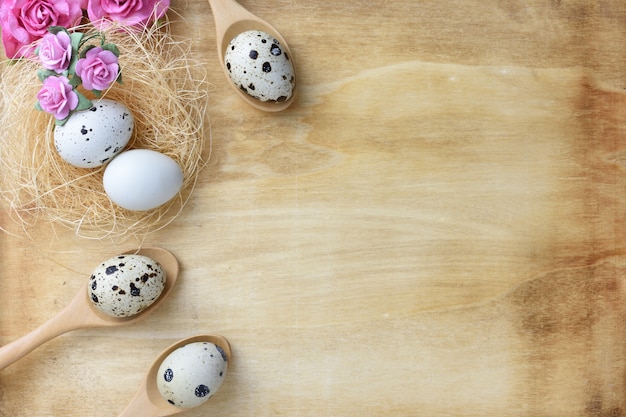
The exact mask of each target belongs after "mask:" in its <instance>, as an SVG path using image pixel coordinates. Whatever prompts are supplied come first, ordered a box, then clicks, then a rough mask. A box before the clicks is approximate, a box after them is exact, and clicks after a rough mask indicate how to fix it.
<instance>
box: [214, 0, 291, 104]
mask: <svg viewBox="0 0 626 417" xmlns="http://www.w3.org/2000/svg"><path fill="white" fill-rule="evenodd" d="M209 4H210V5H211V9H212V10H213V19H214V20H215V30H216V39H217V55H218V57H219V60H220V64H221V65H222V69H223V70H224V74H226V79H227V80H228V82H229V83H230V85H231V86H232V87H233V88H234V89H235V90H236V91H237V93H238V94H239V95H240V96H241V98H243V99H244V100H245V101H247V102H248V103H249V104H250V105H251V106H253V107H255V108H257V109H259V110H263V111H267V112H277V111H281V110H285V109H286V108H287V107H289V106H290V105H291V103H293V101H294V97H295V91H294V93H293V94H292V95H291V97H289V98H288V99H287V100H285V101H281V102H267V101H261V100H257V99H256V98H254V97H252V96H249V95H248V94H246V93H244V92H243V91H241V90H240V89H239V88H238V87H237V86H236V85H235V84H234V83H233V82H232V80H231V79H230V76H229V75H228V70H227V69H226V65H225V64H224V54H225V53H226V47H228V44H229V43H230V41H231V40H233V38H234V37H235V36H237V35H239V34H240V33H243V32H246V31H248V30H260V31H261V32H265V33H268V34H270V35H272V36H273V37H274V38H276V40H278V42H280V46H281V48H282V49H283V50H284V51H285V52H286V53H287V54H289V58H290V59H291V62H292V63H293V62H294V61H293V54H292V53H291V51H290V50H289V46H288V45H287V41H286V40H285V39H284V38H283V37H282V36H281V35H280V33H279V32H278V30H276V29H275V28H274V27H273V26H272V25H270V24H269V23H268V22H266V21H265V20H263V19H261V18H260V17H258V16H255V15H253V14H252V13H250V12H249V11H248V10H246V9H245V8H244V7H243V6H241V5H240V4H239V3H237V2H236V1H235V0H209ZM294 71H295V65H294Z"/></svg>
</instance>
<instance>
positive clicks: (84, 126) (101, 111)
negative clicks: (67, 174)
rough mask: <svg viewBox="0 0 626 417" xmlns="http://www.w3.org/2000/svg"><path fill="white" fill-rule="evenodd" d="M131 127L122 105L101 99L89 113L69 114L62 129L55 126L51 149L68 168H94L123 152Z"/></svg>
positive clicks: (130, 114) (131, 120)
mask: <svg viewBox="0 0 626 417" xmlns="http://www.w3.org/2000/svg"><path fill="white" fill-rule="evenodd" d="M134 123H135V121H134V118H133V115H132V113H131V112H130V110H129V109H128V108H127V107H126V106H125V105H123V104H122V103H119V102H117V101H114V100H108V99H101V100H98V101H96V102H94V105H93V107H91V108H90V109H88V110H83V111H79V112H75V113H73V114H72V116H71V117H70V118H69V119H68V120H67V122H66V123H65V124H64V125H63V126H56V127H55V128H54V146H55V148H56V150H57V152H58V153H59V156H60V157H61V158H62V159H63V160H65V161H66V162H68V163H69V164H71V165H73V166H75V167H78V168H96V167H99V166H102V165H104V164H105V163H107V162H108V161H110V160H111V159H112V158H113V157H114V156H115V155H117V154H118V153H120V152H121V151H122V150H123V149H124V147H125V146H126V145H127V144H128V141H129V140H130V138H131V136H132V133H133V128H134Z"/></svg>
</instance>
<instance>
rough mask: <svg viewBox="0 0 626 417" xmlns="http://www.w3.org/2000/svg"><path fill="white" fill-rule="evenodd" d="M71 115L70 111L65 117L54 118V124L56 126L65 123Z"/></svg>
mask: <svg viewBox="0 0 626 417" xmlns="http://www.w3.org/2000/svg"><path fill="white" fill-rule="evenodd" d="M71 116H72V113H70V115H69V116H67V117H66V118H65V119H56V120H55V121H54V124H55V125H57V126H63V125H64V124H65V123H67V121H68V120H69V119H70V117H71Z"/></svg>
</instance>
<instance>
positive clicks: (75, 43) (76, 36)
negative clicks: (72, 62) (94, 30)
mask: <svg viewBox="0 0 626 417" xmlns="http://www.w3.org/2000/svg"><path fill="white" fill-rule="evenodd" d="M83 36H84V34H83V33H82V32H74V33H72V34H70V41H71V43H72V52H73V53H75V54H76V53H78V48H80V42H81V41H82V39H83Z"/></svg>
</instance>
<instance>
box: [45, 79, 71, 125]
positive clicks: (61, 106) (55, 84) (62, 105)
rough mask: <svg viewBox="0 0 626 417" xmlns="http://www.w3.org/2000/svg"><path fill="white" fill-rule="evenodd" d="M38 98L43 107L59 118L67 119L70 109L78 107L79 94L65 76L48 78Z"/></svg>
mask: <svg viewBox="0 0 626 417" xmlns="http://www.w3.org/2000/svg"><path fill="white" fill-rule="evenodd" d="M37 99H38V100H39V106H40V107H41V109H42V110H44V111H46V112H48V113H50V114H52V115H53V116H54V117H55V118H56V119H57V120H63V119H65V118H66V117H67V116H69V114H70V111H72V110H74V109H75V108H76V107H78V95H77V94H76V92H75V91H74V89H73V88H72V86H71V85H70V82H69V80H68V79H67V77H64V76H59V77H48V78H46V79H45V80H44V82H43V86H42V87H41V90H39V93H37Z"/></svg>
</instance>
